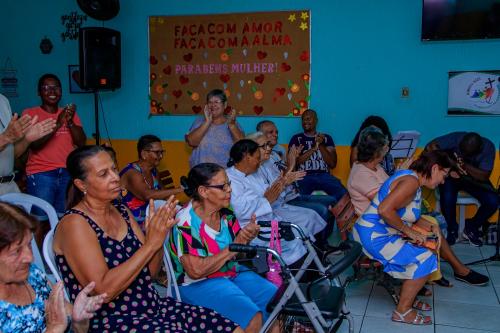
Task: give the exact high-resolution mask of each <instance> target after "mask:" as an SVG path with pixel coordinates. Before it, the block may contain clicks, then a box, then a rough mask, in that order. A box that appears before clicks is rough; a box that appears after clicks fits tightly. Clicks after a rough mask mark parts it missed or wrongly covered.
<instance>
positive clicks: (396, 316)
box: [391, 309, 432, 325]
mask: <svg viewBox="0 0 500 333" xmlns="http://www.w3.org/2000/svg"><path fill="white" fill-rule="evenodd" d="M412 311H415V310H413V309H408V311H406V312H405V313H399V312H398V311H397V310H394V311H392V317H391V320H392V321H395V322H397V323H403V324H412V325H431V324H432V318H431V316H424V315H423V314H421V313H420V312H417V315H416V316H415V318H413V320H412V321H409V320H406V316H407V315H408V314H410V313H411V312H412Z"/></svg>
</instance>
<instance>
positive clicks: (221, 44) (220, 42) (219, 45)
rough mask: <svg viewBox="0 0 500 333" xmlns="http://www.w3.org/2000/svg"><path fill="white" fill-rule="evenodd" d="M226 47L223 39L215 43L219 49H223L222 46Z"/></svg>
mask: <svg viewBox="0 0 500 333" xmlns="http://www.w3.org/2000/svg"><path fill="white" fill-rule="evenodd" d="M225 45H226V40H225V39H224V38H221V39H219V40H218V41H217V46H218V47H219V48H220V49H223V48H224V46H225Z"/></svg>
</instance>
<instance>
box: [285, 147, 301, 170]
mask: <svg viewBox="0 0 500 333" xmlns="http://www.w3.org/2000/svg"><path fill="white" fill-rule="evenodd" d="M302 149H304V146H303V145H299V146H296V145H292V146H291V147H290V149H289V150H288V155H287V166H288V168H289V170H293V169H295V163H296V162H297V157H298V156H299V155H300V153H301V152H302Z"/></svg>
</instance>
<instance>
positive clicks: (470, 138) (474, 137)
mask: <svg viewBox="0 0 500 333" xmlns="http://www.w3.org/2000/svg"><path fill="white" fill-rule="evenodd" d="M458 148H459V149H460V152H461V153H462V155H463V156H464V157H473V156H476V155H478V154H479V153H481V150H482V149H483V140H482V138H481V136H480V135H479V134H477V133H475V132H469V133H467V134H465V135H464V137H463V138H462V140H460V143H459V144H458Z"/></svg>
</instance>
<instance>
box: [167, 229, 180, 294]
mask: <svg viewBox="0 0 500 333" xmlns="http://www.w3.org/2000/svg"><path fill="white" fill-rule="evenodd" d="M169 236H170V232H169V233H168V234H167V238H166V239H165V242H164V243H163V264H164V265H165V270H166V271H167V296H169V297H174V295H173V294H174V292H175V298H176V299H177V300H178V301H179V302H181V301H182V299H181V293H180V291H179V286H178V285H177V280H176V279H175V272H174V266H173V265H172V258H170V253H169V251H168V238H169Z"/></svg>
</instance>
